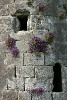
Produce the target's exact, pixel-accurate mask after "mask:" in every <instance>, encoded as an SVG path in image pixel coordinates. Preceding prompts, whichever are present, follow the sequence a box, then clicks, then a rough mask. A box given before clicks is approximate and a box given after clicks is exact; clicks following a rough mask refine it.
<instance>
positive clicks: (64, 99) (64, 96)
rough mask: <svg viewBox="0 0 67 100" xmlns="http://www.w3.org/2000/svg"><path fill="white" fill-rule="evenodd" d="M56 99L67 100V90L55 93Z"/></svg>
mask: <svg viewBox="0 0 67 100" xmlns="http://www.w3.org/2000/svg"><path fill="white" fill-rule="evenodd" d="M53 98H54V100H67V92H60V93H59V92H58V93H57V92H55V93H53Z"/></svg>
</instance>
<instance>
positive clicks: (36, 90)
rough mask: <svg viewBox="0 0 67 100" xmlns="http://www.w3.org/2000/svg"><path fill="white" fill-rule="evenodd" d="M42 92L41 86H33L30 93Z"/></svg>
mask: <svg viewBox="0 0 67 100" xmlns="http://www.w3.org/2000/svg"><path fill="white" fill-rule="evenodd" d="M42 92H44V89H43V88H34V89H32V90H31V93H42Z"/></svg>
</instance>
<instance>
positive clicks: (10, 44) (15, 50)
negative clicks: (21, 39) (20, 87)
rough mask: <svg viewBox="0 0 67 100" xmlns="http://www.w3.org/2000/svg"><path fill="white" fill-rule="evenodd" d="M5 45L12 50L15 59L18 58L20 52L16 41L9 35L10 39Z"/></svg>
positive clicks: (7, 39)
mask: <svg viewBox="0 0 67 100" xmlns="http://www.w3.org/2000/svg"><path fill="white" fill-rule="evenodd" d="M5 44H6V46H7V48H8V49H9V50H10V52H11V53H12V55H13V56H14V57H17V56H18V54H19V50H18V48H17V47H16V40H15V39H14V38H12V37H11V36H10V35H8V38H6V40H5Z"/></svg>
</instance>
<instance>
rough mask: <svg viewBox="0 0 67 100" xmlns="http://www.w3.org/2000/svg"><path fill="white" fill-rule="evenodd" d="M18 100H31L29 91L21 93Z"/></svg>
mask: <svg viewBox="0 0 67 100" xmlns="http://www.w3.org/2000/svg"><path fill="white" fill-rule="evenodd" d="M18 100H31V95H30V94H29V93H28V92H27V91H24V92H22V91H19V93H18Z"/></svg>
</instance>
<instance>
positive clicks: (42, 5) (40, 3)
mask: <svg viewBox="0 0 67 100" xmlns="http://www.w3.org/2000/svg"><path fill="white" fill-rule="evenodd" d="M36 7H37V8H38V10H39V11H42V12H43V11H44V8H45V7H46V4H45V3H44V0H37V5H36Z"/></svg>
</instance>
